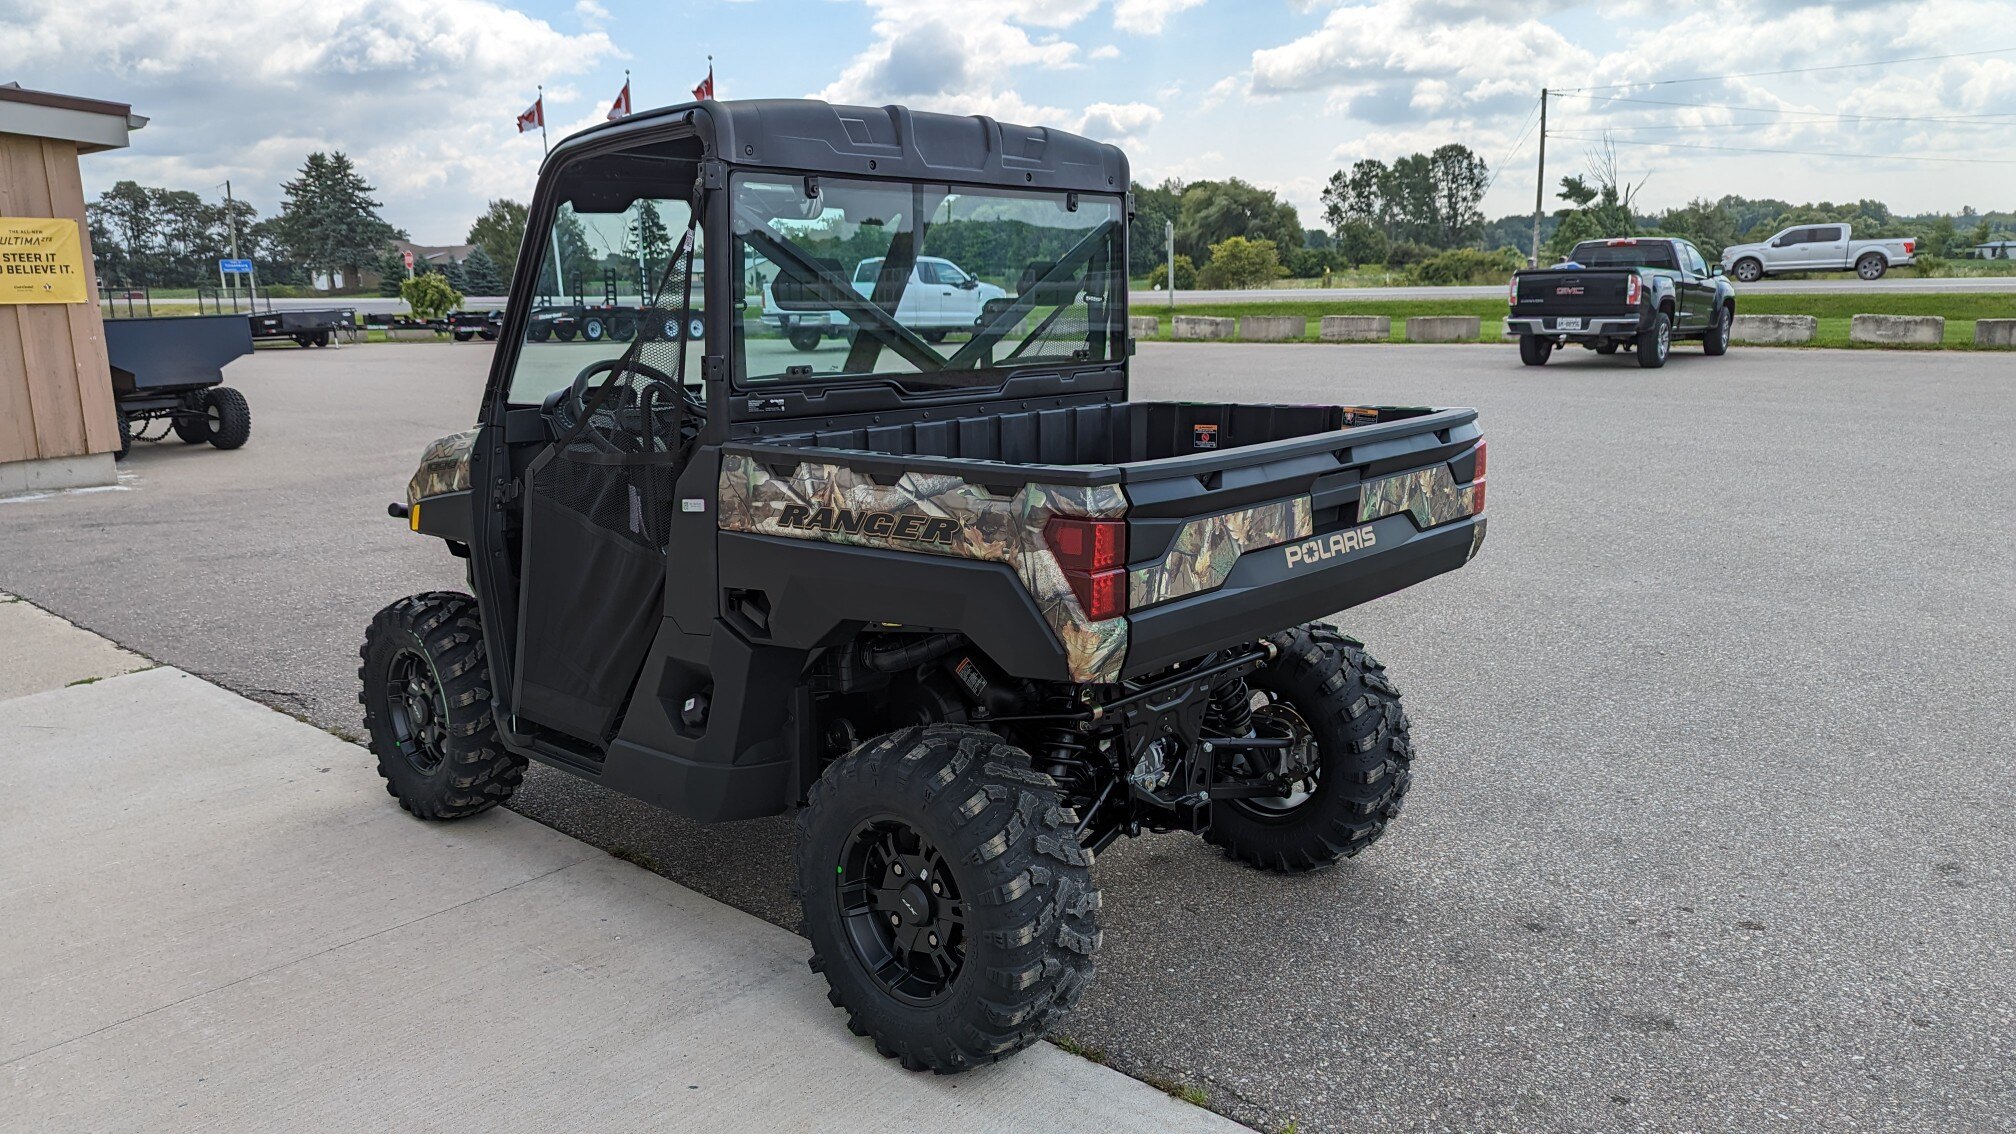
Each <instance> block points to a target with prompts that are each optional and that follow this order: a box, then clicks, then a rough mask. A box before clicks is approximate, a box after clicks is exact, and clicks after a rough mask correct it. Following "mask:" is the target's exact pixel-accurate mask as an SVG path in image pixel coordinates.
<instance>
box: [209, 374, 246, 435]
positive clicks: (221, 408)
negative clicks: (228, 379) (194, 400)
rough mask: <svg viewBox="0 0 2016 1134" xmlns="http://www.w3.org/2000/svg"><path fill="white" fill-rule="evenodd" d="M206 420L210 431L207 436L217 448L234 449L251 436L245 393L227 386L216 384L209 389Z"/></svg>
mask: <svg viewBox="0 0 2016 1134" xmlns="http://www.w3.org/2000/svg"><path fill="white" fill-rule="evenodd" d="M205 400H206V401H207V402H208V414H207V416H208V420H207V421H206V422H205V423H204V424H205V425H206V427H207V428H208V429H209V431H210V436H209V438H208V440H209V442H210V443H211V444H212V445H215V446H217V447H218V448H219V449H236V448H240V447H241V446H243V445H244V444H245V442H246V441H248V440H250V439H251V437H252V407H251V406H249V405H246V404H245V395H243V394H241V393H239V392H238V391H236V390H234V389H232V388H231V387H229V386H217V387H214V388H213V389H212V390H211V391H210V396H209V397H208V398H207V399H205Z"/></svg>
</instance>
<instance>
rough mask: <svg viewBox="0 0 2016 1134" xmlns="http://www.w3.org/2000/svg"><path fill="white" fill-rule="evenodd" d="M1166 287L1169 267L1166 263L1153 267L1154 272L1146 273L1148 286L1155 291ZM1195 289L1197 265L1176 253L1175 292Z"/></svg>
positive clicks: (1181, 254) (1188, 258)
mask: <svg viewBox="0 0 2016 1134" xmlns="http://www.w3.org/2000/svg"><path fill="white" fill-rule="evenodd" d="M1168 285H1169V265H1168V264H1166V263H1165V264H1157V265H1155V270H1154V271H1152V272H1149V273H1148V286H1149V287H1150V288H1151V289H1153V290H1155V291H1161V290H1163V289H1164V288H1166V287H1168ZM1196 287H1197V265H1195V264H1193V263H1191V262H1190V257H1188V256H1185V255H1184V254H1183V253H1181V252H1178V253H1176V290H1177V291H1192V290H1195V289H1196Z"/></svg>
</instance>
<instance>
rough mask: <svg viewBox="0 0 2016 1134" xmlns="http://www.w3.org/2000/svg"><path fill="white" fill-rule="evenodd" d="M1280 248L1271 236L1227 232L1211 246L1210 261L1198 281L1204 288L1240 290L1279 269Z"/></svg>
mask: <svg viewBox="0 0 2016 1134" xmlns="http://www.w3.org/2000/svg"><path fill="white" fill-rule="evenodd" d="M1282 270H1283V269H1282V267H1281V252H1280V250H1279V249H1278V248H1276V247H1275V246H1274V242H1273V241H1271V240H1248V239H1246V238H1245V237H1243V236H1228V237H1226V238H1225V239H1223V240H1221V241H1219V242H1218V243H1216V244H1213V245H1212V246H1211V262H1210V263H1209V264H1206V265H1205V266H1204V271H1203V272H1202V274H1201V275H1200V276H1199V282H1200V283H1202V284H1203V286H1205V287H1207V288H1225V289H1228V290H1233V291H1237V290H1241V289H1244V288H1253V287H1259V286H1260V285H1262V284H1264V283H1267V282H1269V281H1270V280H1274V279H1278V278H1280V276H1281V273H1282Z"/></svg>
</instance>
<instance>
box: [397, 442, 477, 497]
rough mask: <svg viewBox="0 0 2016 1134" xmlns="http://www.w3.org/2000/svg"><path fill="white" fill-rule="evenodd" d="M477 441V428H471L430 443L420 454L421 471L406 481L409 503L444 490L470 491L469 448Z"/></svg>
mask: <svg viewBox="0 0 2016 1134" xmlns="http://www.w3.org/2000/svg"><path fill="white" fill-rule="evenodd" d="M475 443H476V431H475V430H473V429H467V430H464V431H462V432H461V433H451V434H449V435H448V436H446V437H443V438H441V439H439V440H437V441H435V442H434V443H433V444H431V445H429V446H427V451H426V452H424V453H422V454H420V468H419V471H417V472H415V473H414V474H413V479H412V480H409V481H407V482H406V503H407V505H408V506H411V505H414V504H418V503H419V502H420V501H422V500H425V499H427V498H428V497H429V496H439V495H441V494H442V493H444V492H467V491H469V448H470V446H472V445H474V444H475Z"/></svg>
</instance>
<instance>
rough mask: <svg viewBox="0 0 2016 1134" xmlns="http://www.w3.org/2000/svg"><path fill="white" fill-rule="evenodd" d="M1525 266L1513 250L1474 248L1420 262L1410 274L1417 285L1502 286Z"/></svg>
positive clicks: (1431, 257) (1442, 253)
mask: <svg viewBox="0 0 2016 1134" xmlns="http://www.w3.org/2000/svg"><path fill="white" fill-rule="evenodd" d="M1525 266H1526V258H1525V257H1524V256H1522V255H1520V254H1519V251H1518V249H1516V248H1500V249H1498V250H1497V251H1496V252H1484V251H1480V250H1478V249H1476V248H1452V249H1450V250H1449V251H1447V252H1440V253H1437V254H1435V255H1433V256H1430V257H1428V258H1427V259H1425V260H1423V261H1421V262H1420V263H1419V264H1416V265H1415V266H1414V270H1413V272H1412V273H1411V274H1412V276H1413V277H1414V280H1415V282H1416V283H1423V284H1430V285H1436V286H1444V285H1450V284H1480V283H1503V282H1504V281H1505V277H1507V276H1509V275H1511V274H1512V273H1513V272H1516V271H1518V270H1519V269H1520V268H1523V267H1525Z"/></svg>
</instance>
